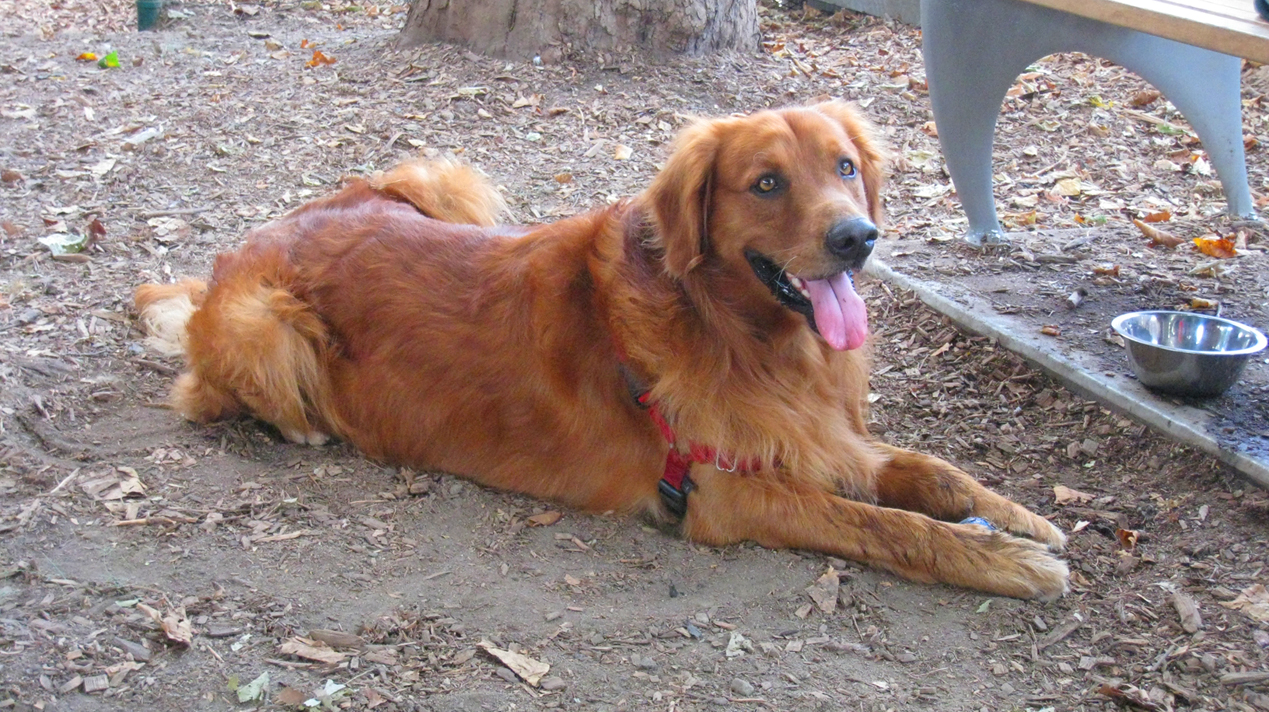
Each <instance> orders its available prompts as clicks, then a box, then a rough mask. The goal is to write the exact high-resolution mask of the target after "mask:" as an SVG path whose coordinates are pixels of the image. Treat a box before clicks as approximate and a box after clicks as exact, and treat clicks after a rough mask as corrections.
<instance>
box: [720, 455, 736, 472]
mask: <svg viewBox="0 0 1269 712" xmlns="http://www.w3.org/2000/svg"><path fill="white" fill-rule="evenodd" d="M722 458H723V454H722V453H721V452H715V453H714V467H717V468H718V469H720V470H722V471H723V472H735V471H736V470H737V469H739V468H740V460H739V459H737V460H736V461H735V462H733V463H731V468H726V467H723V462H722Z"/></svg>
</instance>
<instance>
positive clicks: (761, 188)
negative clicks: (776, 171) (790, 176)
mask: <svg viewBox="0 0 1269 712" xmlns="http://www.w3.org/2000/svg"><path fill="white" fill-rule="evenodd" d="M779 187H780V179H779V178H777V177H776V176H773V175H765V176H763V177H761V178H759V179H758V182H757V183H754V184H753V188H752V189H751V190H753V192H755V193H757V194H758V195H769V194H770V193H772V192H774V191H775V190H776V189H777V188H779Z"/></svg>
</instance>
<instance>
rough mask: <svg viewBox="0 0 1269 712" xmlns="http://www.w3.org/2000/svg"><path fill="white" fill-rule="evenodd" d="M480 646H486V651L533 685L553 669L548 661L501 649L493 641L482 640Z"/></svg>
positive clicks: (536, 684) (535, 685)
mask: <svg viewBox="0 0 1269 712" xmlns="http://www.w3.org/2000/svg"><path fill="white" fill-rule="evenodd" d="M480 647H482V648H484V649H485V652H487V653H489V654H490V655H492V656H494V657H495V658H497V659H498V660H499V661H500V662H501V663H502V664H503V665H506V666H507V667H508V668H511V672H514V673H515V674H516V675H517V676H519V677H520V679H521V680H524V681H525V682H527V683H529V684H530V685H532V686H533V687H537V686H538V683H539V682H541V681H542V678H543V677H544V676H545V675H546V674H547V673H548V672H550V671H551V666H550V665H548V664H547V663H544V662H542V661H540V660H534V659H533V658H531V657H529V656H527V655H522V654H520V653H517V652H514V651H511V650H501V649H499V648H495V647H494V645H493V643H491V642H489V641H488V640H482V641H480Z"/></svg>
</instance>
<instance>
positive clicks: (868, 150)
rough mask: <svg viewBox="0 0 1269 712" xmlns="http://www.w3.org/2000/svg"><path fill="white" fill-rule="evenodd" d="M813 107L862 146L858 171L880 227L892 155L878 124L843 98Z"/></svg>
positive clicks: (870, 215)
mask: <svg viewBox="0 0 1269 712" xmlns="http://www.w3.org/2000/svg"><path fill="white" fill-rule="evenodd" d="M811 108H813V109H815V110H816V111H818V112H820V113H821V114H824V115H825V116H827V117H829V118H830V119H833V120H834V121H836V122H837V123H839V124H841V125H842V127H843V128H845V129H846V135H847V136H849V137H850V140H851V142H852V143H854V144H855V147H856V148H858V149H859V157H860V166H859V172H860V174H861V175H862V176H863V180H864V192H865V193H866V194H867V196H868V217H869V218H871V219H872V222H873V224H874V225H876V226H877V227H881V224H882V219H883V218H884V217H885V210H884V207H883V206H882V203H881V187H882V185H883V184H884V183H885V182H886V176H887V174H889V172H890V156H889V154H888V152H887V151H886V149H885V147H884V146H883V145H882V142H881V139H880V138H878V136H877V134H878V131H877V128H876V127H875V126H873V124H872V122H871V121H869V120H868V119H865V118H864V116H863V114H860V113H859V110H858V109H856V108H855V107H854V106H853V105H851V104H847V103H846V102H842V101H826V102H823V103H821V104H816V105H814V106H812V107H811Z"/></svg>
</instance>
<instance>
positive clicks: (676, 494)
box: [621, 359, 762, 518]
mask: <svg viewBox="0 0 1269 712" xmlns="http://www.w3.org/2000/svg"><path fill="white" fill-rule="evenodd" d="M622 361H623V363H622V369H621V370H622V375H623V376H625V379H626V385H627V387H629V389H630V393H631V395H633V396H634V397H635V401H636V402H637V403H638V404H639V405H640V406H641V407H643V408H644V409H646V410H647V411H648V417H650V418H652V422H653V423H656V426H657V429H658V430H660V431H661V437H663V438H665V442H666V443H668V444H669V446H670V451H669V452H668V453H666V456H665V470H664V471H663V472H662V473H661V481H660V482H659V483H658V484H657V491H658V492H660V494H661V500H662V501H663V502H665V506H666V508H667V509H669V510H670V511H671V512H673V513H674V515H675V516H677V517H680V518H682V517H683V516H684V515H686V514H687V495H688V494H689V493H691V491H692V489H693V488H694V487H695V485H694V484H693V483H692V478H691V477H688V474H687V473H688V471H689V470H690V469H691V468H692V465H693V463H700V464H703V465H713V466H714V467H717V468H718V469H720V470H724V471H726V472H736V471H737V470H739V471H741V472H756V471H758V470H759V469H761V468H762V461H761V460H759V459H758V458H754V459H752V460H750V461H748V462H737V461H736V460H735V459H734V458H732V457H730V456H728V455H726V454H723V453H720V452H719V451H718V450H717V449H716V448H714V447H711V446H709V445H702V444H701V443H694V442H693V443H688V445H687V452H684V451H682V450H680V449H679V447H678V435H677V434H675V432H674V428H673V427H672V426H671V425H670V423H669V421H667V420H666V419H665V414H664V413H662V412H661V409H660V407H658V406H657V404H656V403H655V402H654V401H653V400H652V399H651V398H650V394H649V392H648V391H646V390H644V389H642V388H641V387H640V386H639V384H638V383H637V381H636V380H635V378H634V374H632V373H631V372H630V369H628V368H626V367H625V364H624V361H625V359H622Z"/></svg>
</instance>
